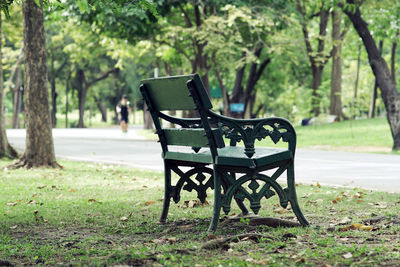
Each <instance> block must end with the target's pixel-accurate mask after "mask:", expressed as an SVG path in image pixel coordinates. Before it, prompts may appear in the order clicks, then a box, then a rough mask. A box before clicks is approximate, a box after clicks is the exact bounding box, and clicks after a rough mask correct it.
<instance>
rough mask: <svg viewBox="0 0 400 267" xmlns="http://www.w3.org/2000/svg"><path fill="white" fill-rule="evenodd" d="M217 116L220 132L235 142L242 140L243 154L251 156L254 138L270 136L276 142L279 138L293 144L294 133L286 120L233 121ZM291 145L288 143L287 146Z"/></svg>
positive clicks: (253, 150) (259, 138)
mask: <svg viewBox="0 0 400 267" xmlns="http://www.w3.org/2000/svg"><path fill="white" fill-rule="evenodd" d="M220 119H221V118H220V117H219V118H218V122H217V125H218V128H219V129H220V130H221V132H222V134H223V135H224V136H225V137H226V138H228V139H230V140H231V141H233V143H234V144H235V145H236V143H238V142H241V141H243V144H244V146H245V154H246V155H247V156H248V157H249V158H251V157H252V156H253V155H254V153H255V149H254V143H255V141H256V140H259V141H260V140H262V139H264V138H266V137H270V138H271V140H272V141H273V142H274V143H275V144H276V143H278V142H279V140H282V141H283V142H291V143H294V144H295V140H296V135H295V133H294V131H293V130H292V129H293V128H292V127H291V126H290V125H287V122H286V121H282V120H281V119H265V120H259V121H257V122H254V121H251V120H242V121H233V120H229V119H225V118H224V120H220ZM290 146H291V145H290V144H289V147H290Z"/></svg>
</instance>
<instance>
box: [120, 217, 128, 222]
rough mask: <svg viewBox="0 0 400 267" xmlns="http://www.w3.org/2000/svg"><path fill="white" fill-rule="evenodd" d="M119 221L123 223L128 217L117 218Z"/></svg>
mask: <svg viewBox="0 0 400 267" xmlns="http://www.w3.org/2000/svg"><path fill="white" fill-rule="evenodd" d="M119 220H120V221H121V222H125V221H127V220H128V217H126V216H122V217H121V218H119Z"/></svg>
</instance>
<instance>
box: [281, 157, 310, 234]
mask: <svg viewBox="0 0 400 267" xmlns="http://www.w3.org/2000/svg"><path fill="white" fill-rule="evenodd" d="M287 184H288V189H289V190H288V198H289V201H290V205H291V207H292V210H293V212H294V214H295V215H296V217H297V220H298V221H299V223H300V224H301V225H303V226H307V225H310V223H309V222H308V221H307V219H306V217H304V215H303V212H302V211H301V209H300V206H299V203H298V202H297V196H296V184H295V182H294V163H293V162H292V163H291V164H290V165H289V167H288V169H287Z"/></svg>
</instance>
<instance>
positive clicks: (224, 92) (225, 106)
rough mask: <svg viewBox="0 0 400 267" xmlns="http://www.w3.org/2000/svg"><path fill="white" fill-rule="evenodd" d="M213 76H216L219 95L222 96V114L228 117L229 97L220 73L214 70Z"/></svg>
mask: <svg viewBox="0 0 400 267" xmlns="http://www.w3.org/2000/svg"><path fill="white" fill-rule="evenodd" d="M215 75H216V76H217V80H218V83H219V86H220V87H221V94H222V114H223V115H225V116H228V115H229V96H228V92H227V90H226V87H225V84H224V82H223V81H222V77H221V73H220V72H219V70H218V69H217V68H215Z"/></svg>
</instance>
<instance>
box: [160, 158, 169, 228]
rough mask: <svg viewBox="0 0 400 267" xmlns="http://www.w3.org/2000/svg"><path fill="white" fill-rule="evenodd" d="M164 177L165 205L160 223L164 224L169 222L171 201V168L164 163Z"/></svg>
mask: <svg viewBox="0 0 400 267" xmlns="http://www.w3.org/2000/svg"><path fill="white" fill-rule="evenodd" d="M164 175H165V191H164V205H163V210H162V213H161V218H160V222H162V223H164V222H165V221H166V220H167V216H168V210H169V203H170V201H171V192H170V190H171V167H170V166H169V164H168V163H167V162H165V161H164Z"/></svg>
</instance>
